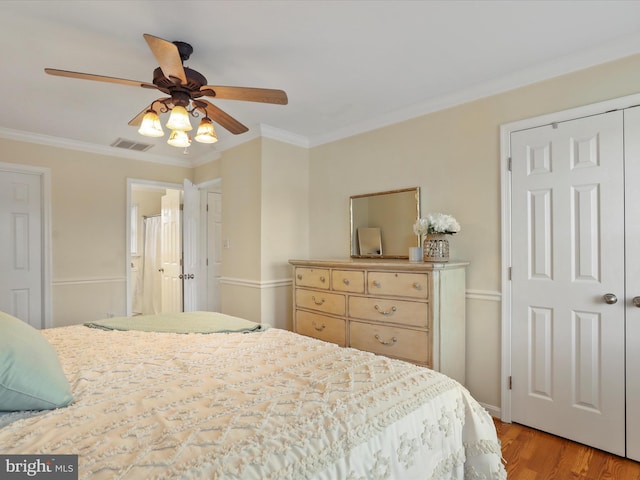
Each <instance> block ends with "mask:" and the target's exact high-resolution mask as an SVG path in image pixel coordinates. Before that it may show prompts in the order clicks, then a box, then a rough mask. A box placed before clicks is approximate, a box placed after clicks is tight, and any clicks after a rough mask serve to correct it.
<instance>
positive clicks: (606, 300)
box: [602, 293, 618, 305]
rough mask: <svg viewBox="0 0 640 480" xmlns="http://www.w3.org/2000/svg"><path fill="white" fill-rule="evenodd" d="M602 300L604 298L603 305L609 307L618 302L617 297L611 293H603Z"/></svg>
mask: <svg viewBox="0 0 640 480" xmlns="http://www.w3.org/2000/svg"><path fill="white" fill-rule="evenodd" d="M602 298H604V303H608V304H609V305H613V304H614V303H616V302H617V301H618V297H616V296H615V295H614V294H613V293H605V294H604V295H603V296H602Z"/></svg>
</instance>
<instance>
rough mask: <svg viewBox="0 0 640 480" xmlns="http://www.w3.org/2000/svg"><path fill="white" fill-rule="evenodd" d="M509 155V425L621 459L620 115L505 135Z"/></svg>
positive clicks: (604, 115)
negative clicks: (575, 443)
mask: <svg viewBox="0 0 640 480" xmlns="http://www.w3.org/2000/svg"><path fill="white" fill-rule="evenodd" d="M511 157H512V220H511V221H512V229H511V232H512V312H511V319H512V320H511V329H512V339H511V343H512V347H511V351H512V357H511V368H512V389H513V390H512V396H511V399H512V401H511V409H512V420H513V421H515V422H518V423H523V424H525V425H530V426H533V427H535V428H539V429H541V430H544V431H547V432H550V433H554V434H557V435H560V436H562V437H566V438H570V439H573V440H576V441H578V442H581V443H585V444H588V445H592V446H594V447H597V448H599V449H602V450H606V451H609V452H612V453H615V454H618V455H624V454H625V373H624V372H625V353H624V352H625V337H624V335H625V325H624V308H625V305H624V304H625V302H624V300H623V298H624V286H625V285H624V281H625V280H624V247H625V243H624V218H623V216H624V197H623V195H624V188H623V187H624V151H623V114H622V112H621V111H618V112H611V113H606V114H602V115H596V116H593V117H587V118H582V119H578V120H573V121H568V122H561V123H559V124H557V125H553V126H552V125H547V126H542V127H538V128H533V129H529V130H524V131H520V132H515V133H512V134H511ZM606 294H613V295H615V296H616V297H617V298H618V299H619V300H618V302H617V303H607V300H605V298H606V297H605V295H606ZM609 302H613V297H611V299H610V300H609ZM636 363H638V362H636Z"/></svg>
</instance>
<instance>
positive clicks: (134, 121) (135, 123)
mask: <svg viewBox="0 0 640 480" xmlns="http://www.w3.org/2000/svg"><path fill="white" fill-rule="evenodd" d="M170 99H171V97H165V98H159V99H157V100H154V101H153V103H152V104H151V105H149V106H148V107H147V108H145V109H144V110H142V111H141V112H140V113H139V114H137V115H136V116H135V117H133V118H132V119H131V120H129V125H131V126H132V127H139V126H140V124H141V123H142V119H143V117H144V114H145V113H147V110H149V109H150V108H153V104H154V103H156V102H161V103H164V102H165V101H166V100H170ZM156 113H158V114H160V113H162V112H158V111H157V110H156Z"/></svg>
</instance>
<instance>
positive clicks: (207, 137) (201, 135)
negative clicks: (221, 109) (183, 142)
mask: <svg viewBox="0 0 640 480" xmlns="http://www.w3.org/2000/svg"><path fill="white" fill-rule="evenodd" d="M194 138H195V140H196V142H200V143H216V142H217V141H218V136H217V135H216V130H215V129H214V128H213V123H212V122H211V120H210V119H209V118H207V117H205V118H203V119H202V120H201V121H200V125H199V126H198V132H197V133H196V136H195V137H194Z"/></svg>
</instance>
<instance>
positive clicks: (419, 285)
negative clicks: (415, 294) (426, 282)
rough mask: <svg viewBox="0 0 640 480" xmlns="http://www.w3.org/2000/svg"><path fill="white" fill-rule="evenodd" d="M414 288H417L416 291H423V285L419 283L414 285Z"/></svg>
mask: <svg viewBox="0 0 640 480" xmlns="http://www.w3.org/2000/svg"><path fill="white" fill-rule="evenodd" d="M413 288H415V289H416V290H422V285H421V284H420V283H418V282H416V283H414V284H413Z"/></svg>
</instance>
